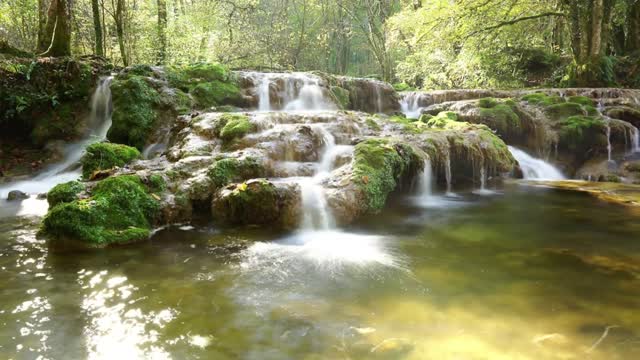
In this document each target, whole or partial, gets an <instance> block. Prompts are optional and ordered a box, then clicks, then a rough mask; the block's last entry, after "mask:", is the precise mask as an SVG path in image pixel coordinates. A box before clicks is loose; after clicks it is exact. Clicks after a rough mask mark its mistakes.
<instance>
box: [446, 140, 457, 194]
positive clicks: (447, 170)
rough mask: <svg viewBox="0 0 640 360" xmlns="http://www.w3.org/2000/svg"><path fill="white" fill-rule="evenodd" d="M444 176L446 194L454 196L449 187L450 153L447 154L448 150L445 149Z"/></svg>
mask: <svg viewBox="0 0 640 360" xmlns="http://www.w3.org/2000/svg"><path fill="white" fill-rule="evenodd" d="M444 177H445V179H446V180H447V196H454V195H455V193H454V192H453V191H452V187H451V177H452V176H451V155H450V154H449V151H447V154H446V157H445V161H444Z"/></svg>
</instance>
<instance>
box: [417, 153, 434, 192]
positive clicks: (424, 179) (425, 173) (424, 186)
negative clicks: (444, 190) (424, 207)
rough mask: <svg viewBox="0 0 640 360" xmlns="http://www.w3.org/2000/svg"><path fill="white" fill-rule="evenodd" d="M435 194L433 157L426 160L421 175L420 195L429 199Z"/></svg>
mask: <svg viewBox="0 0 640 360" xmlns="http://www.w3.org/2000/svg"><path fill="white" fill-rule="evenodd" d="M432 196H433V169H432V168H431V159H429V158H426V159H425V160H424V169H423V170H422V176H421V177H420V197H422V198H423V199H429V198H431V197H432Z"/></svg>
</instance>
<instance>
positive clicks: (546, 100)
mask: <svg viewBox="0 0 640 360" xmlns="http://www.w3.org/2000/svg"><path fill="white" fill-rule="evenodd" d="M521 99H522V100H524V101H526V102H528V103H529V104H531V105H540V106H550V105H553V104H560V103H563V102H565V100H564V99H563V98H562V97H560V96H557V95H547V94H545V93H533V94H527V95H524V96H523V97H522V98H521Z"/></svg>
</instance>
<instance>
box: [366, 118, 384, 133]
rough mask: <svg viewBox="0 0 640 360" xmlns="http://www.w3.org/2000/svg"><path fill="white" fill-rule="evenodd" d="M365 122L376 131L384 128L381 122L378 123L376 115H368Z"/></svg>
mask: <svg viewBox="0 0 640 360" xmlns="http://www.w3.org/2000/svg"><path fill="white" fill-rule="evenodd" d="M365 123H366V124H367V126H368V127H370V128H371V129H372V130H374V131H380V130H382V128H381V127H380V124H378V122H377V121H376V119H375V117H373V116H369V117H367V119H366V120H365Z"/></svg>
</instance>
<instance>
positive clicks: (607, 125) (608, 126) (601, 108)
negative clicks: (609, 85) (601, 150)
mask: <svg viewBox="0 0 640 360" xmlns="http://www.w3.org/2000/svg"><path fill="white" fill-rule="evenodd" d="M597 110H598V113H600V116H602V118H603V119H604V125H605V128H606V130H607V161H609V162H611V161H612V158H611V153H612V150H613V147H612V146H611V124H610V122H611V118H609V117H608V116H606V115H604V105H603V103H602V100H600V101H598V107H597ZM585 115H586V114H585Z"/></svg>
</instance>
